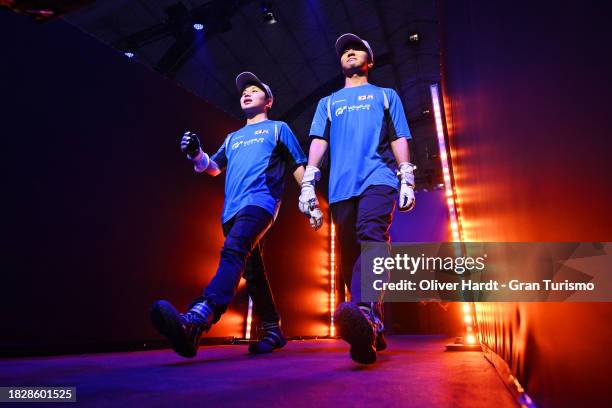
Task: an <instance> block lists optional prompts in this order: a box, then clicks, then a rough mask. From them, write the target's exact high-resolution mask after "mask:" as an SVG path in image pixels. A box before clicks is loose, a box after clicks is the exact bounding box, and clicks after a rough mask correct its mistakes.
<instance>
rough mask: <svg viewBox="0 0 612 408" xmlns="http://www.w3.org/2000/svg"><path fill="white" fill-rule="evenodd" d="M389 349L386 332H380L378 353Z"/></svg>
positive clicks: (377, 340)
mask: <svg viewBox="0 0 612 408" xmlns="http://www.w3.org/2000/svg"><path fill="white" fill-rule="evenodd" d="M386 348H387V340H386V339H385V333H384V332H382V331H381V332H378V334H377V335H376V351H383V350H385V349H386Z"/></svg>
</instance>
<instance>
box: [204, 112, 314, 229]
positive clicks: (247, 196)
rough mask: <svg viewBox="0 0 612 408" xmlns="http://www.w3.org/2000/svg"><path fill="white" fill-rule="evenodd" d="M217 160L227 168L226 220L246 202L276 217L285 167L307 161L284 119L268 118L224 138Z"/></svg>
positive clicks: (293, 168)
mask: <svg viewBox="0 0 612 408" xmlns="http://www.w3.org/2000/svg"><path fill="white" fill-rule="evenodd" d="M211 160H214V161H215V162H216V163H217V164H218V165H219V167H220V168H221V169H224V168H227V175H226V177H225V202H224V204H223V214H222V216H221V220H222V222H223V223H226V222H227V221H229V220H230V219H231V218H232V217H233V216H234V215H236V213H237V212H238V211H240V210H241V209H243V208H244V207H246V206H247V205H256V206H258V207H261V208H263V209H265V210H266V211H268V212H269V213H270V214H272V216H273V217H275V218H276V214H277V212H278V208H279V206H280V199H281V194H282V192H283V187H284V178H285V170H287V166H289V168H288V170H291V171H292V172H293V171H295V169H296V168H297V167H298V166H300V165H302V164H304V163H306V156H305V155H304V152H303V151H302V148H301V147H300V144H299V143H298V141H297V138H296V137H295V135H294V134H293V132H292V131H291V129H290V128H289V126H288V125H287V124H286V123H285V122H279V121H273V120H265V121H263V122H259V123H255V124H252V125H246V126H244V127H243V128H242V129H239V130H237V131H235V132H233V133H230V134H229V135H227V137H226V138H225V141H224V143H223V145H221V147H220V148H219V150H218V151H217V153H215V154H214V155H213V156H212V157H211Z"/></svg>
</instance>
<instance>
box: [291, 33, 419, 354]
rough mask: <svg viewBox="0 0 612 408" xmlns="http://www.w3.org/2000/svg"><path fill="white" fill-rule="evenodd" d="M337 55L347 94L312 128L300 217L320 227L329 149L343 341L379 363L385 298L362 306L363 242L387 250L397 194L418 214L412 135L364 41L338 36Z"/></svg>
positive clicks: (321, 111) (325, 107)
mask: <svg viewBox="0 0 612 408" xmlns="http://www.w3.org/2000/svg"><path fill="white" fill-rule="evenodd" d="M336 53H337V55H338V58H339V60H340V65H341V68H342V72H343V74H344V88H343V89H340V90H338V91H336V92H334V93H332V94H331V95H330V96H327V97H325V98H323V99H321V100H320V101H319V105H318V106H317V110H316V112H315V116H314V118H313V121H312V126H311V128H310V137H311V138H312V143H311V145H310V152H309V155H308V166H307V167H306V171H305V173H304V179H303V182H302V193H301V195H300V200H299V201H300V202H299V205H300V210H301V211H302V212H303V213H304V214H306V215H307V216H309V217H310V218H311V223H312V220H313V219H314V227H315V228H318V227H320V226H321V223H322V220H323V219H322V214H321V212H320V210H319V206H318V201H317V197H316V194H315V189H314V186H315V182H316V181H317V180H318V179H319V174H320V172H319V169H318V166H319V165H320V163H321V159H322V158H323V155H324V154H325V152H326V150H327V148H328V145H329V148H330V174H329V202H330V208H331V212H332V219H333V221H334V223H335V225H336V231H337V236H338V243H339V247H340V269H341V272H342V276H343V278H344V282H345V284H346V286H347V287H348V288H349V291H350V295H351V301H350V302H345V303H342V304H340V305H339V306H338V309H337V310H336V313H335V321H336V323H337V326H338V333H339V335H340V336H341V337H342V338H343V339H344V340H345V341H347V342H348V343H349V344H350V345H351V350H350V355H351V358H352V359H353V360H355V361H356V362H359V363H363V364H369V363H373V362H375V361H376V351H377V350H378V351H380V350H383V349H385V348H386V342H385V339H384V336H383V324H382V295H381V298H379V299H378V301H377V302H374V303H366V302H363V301H362V298H361V279H360V277H361V274H360V271H361V260H360V251H361V247H360V244H361V243H362V242H383V243H387V246H386V248H387V249H386V251H387V254H386V255H383V256H388V250H389V244H388V243H389V233H388V230H389V226H390V225H391V217H392V215H393V210H394V208H395V197H396V195H397V193H398V178H397V177H398V176H399V210H400V211H409V210H411V209H412V207H413V206H414V192H413V188H414V175H413V170H414V169H415V166H414V165H412V164H411V163H409V157H410V155H409V151H408V142H407V140H408V139H410V137H411V136H410V131H409V129H408V123H407V122H406V117H405V114H404V108H403V107H402V102H401V100H400V98H399V96H398V95H397V93H396V92H395V91H394V90H393V89H389V88H380V87H377V86H375V85H371V84H369V83H368V74H369V72H370V70H371V69H372V67H373V66H374V53H373V52H372V49H371V48H370V45H369V44H368V42H367V41H365V40H362V39H361V38H359V37H358V36H356V35H354V34H350V33H348V34H344V35H341V36H340V37H339V38H338V40H337V41H336ZM396 170H397V175H396Z"/></svg>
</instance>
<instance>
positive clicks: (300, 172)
mask: <svg viewBox="0 0 612 408" xmlns="http://www.w3.org/2000/svg"><path fill="white" fill-rule="evenodd" d="M293 177H294V178H295V181H296V182H297V183H298V186H301V185H302V179H303V178H304V166H298V167H297V169H295V171H294V172H293Z"/></svg>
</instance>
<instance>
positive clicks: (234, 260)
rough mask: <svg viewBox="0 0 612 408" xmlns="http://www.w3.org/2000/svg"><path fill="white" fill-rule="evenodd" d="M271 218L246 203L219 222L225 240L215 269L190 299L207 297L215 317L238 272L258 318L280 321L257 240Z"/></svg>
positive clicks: (227, 299)
mask: <svg viewBox="0 0 612 408" xmlns="http://www.w3.org/2000/svg"><path fill="white" fill-rule="evenodd" d="M272 222H273V218H272V215H271V214H270V213H269V212H267V211H266V210H264V209H263V208H261V207H257V206H253V205H250V206H246V207H244V208H243V209H242V210H240V211H238V213H237V214H236V215H235V216H234V217H232V219H230V220H229V221H227V222H226V223H224V224H223V235H224V236H225V242H224V244H223V248H222V249H221V259H220V261H219V267H218V269H217V273H216V274H215V276H214V277H213V278H212V280H211V281H210V283H209V284H208V286H207V287H206V289H204V296H202V297H200V298H198V299H196V300H195V301H194V302H193V303H196V302H198V301H202V300H204V299H206V300H209V301H211V303H212V304H213V305H214V312H215V321H217V320H219V318H220V317H221V315H222V314H223V313H224V312H225V311H226V310H227V306H228V305H229V303H230V302H231V301H232V299H233V297H234V295H235V294H236V290H237V289H238V283H239V282H240V277H241V276H242V277H244V279H245V280H246V285H247V292H248V294H249V296H250V297H251V299H253V306H254V307H255V311H256V312H257V314H258V315H259V317H260V318H261V321H262V322H265V323H272V322H279V321H280V317H279V314H278V312H277V311H276V306H275V304H274V298H273V297H272V291H271V290H270V285H269V283H268V278H267V277H266V271H265V267H264V263H263V245H262V242H261V239H262V238H263V236H264V234H265V233H266V231H267V230H268V228H270V226H271V225H272Z"/></svg>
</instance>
